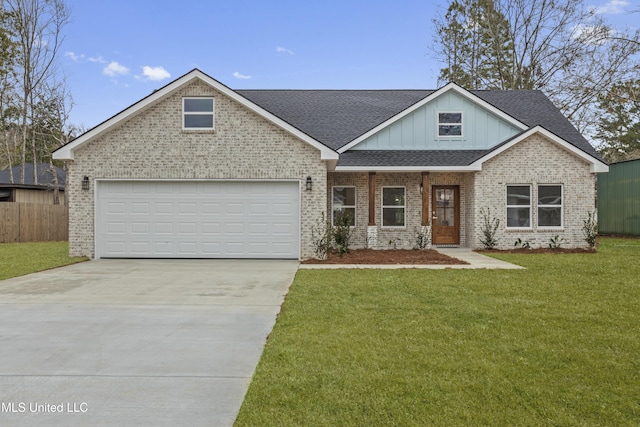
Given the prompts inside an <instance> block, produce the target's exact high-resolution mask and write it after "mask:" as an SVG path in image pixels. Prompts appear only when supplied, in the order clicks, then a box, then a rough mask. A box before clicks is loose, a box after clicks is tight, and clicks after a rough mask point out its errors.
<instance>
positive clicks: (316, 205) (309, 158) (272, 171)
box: [67, 81, 327, 258]
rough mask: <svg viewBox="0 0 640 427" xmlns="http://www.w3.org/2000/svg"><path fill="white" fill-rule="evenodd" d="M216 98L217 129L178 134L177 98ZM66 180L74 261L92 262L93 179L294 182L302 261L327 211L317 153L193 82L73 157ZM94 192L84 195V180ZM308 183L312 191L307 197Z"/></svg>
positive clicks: (323, 169)
mask: <svg viewBox="0 0 640 427" xmlns="http://www.w3.org/2000/svg"><path fill="white" fill-rule="evenodd" d="M185 96H213V97H215V130H212V131H184V130H182V98H183V97H185ZM69 163H70V167H69V172H68V177H67V191H68V193H69V203H70V213H69V244H70V254H71V255H72V256H88V257H94V247H95V245H94V205H95V200H94V191H95V186H94V181H95V180H96V179H110V178H113V179H212V180H232V179H256V180H263V179H287V180H291V179H295V180H300V182H301V191H300V209H301V230H300V232H301V256H302V257H303V258H307V257H310V256H312V255H313V251H312V248H311V242H310V236H311V227H312V226H313V225H314V224H315V220H316V218H319V217H320V215H321V212H322V211H324V209H325V206H326V198H325V197H326V182H327V181H326V173H327V172H326V163H325V162H323V161H321V160H320V152H319V151H318V150H317V149H315V148H313V147H311V146H310V145H308V144H307V143H305V142H303V141H301V140H299V139H297V138H296V137H294V136H292V135H291V134H290V133H288V132H286V131H284V130H282V129H280V128H279V127H277V126H275V125H273V124H272V123H270V122H268V121H267V120H266V119H264V118H262V117H260V116H258V115H257V114H255V113H254V112H252V111H250V110H248V109H247V108H245V107H243V106H242V105H240V104H238V103H237V102H236V101H234V100H233V99H230V98H228V97H226V96H225V95H223V94H221V93H220V92H218V91H216V90H215V89H214V88H212V87H211V86H209V85H207V84H205V83H203V82H200V81H196V82H193V83H191V84H188V85H186V86H184V87H183V88H181V89H180V90H178V91H176V92H175V93H173V94H171V95H169V96H167V97H166V98H165V99H163V100H162V101H160V102H159V103H157V104H155V105H152V106H150V107H149V108H148V109H146V110H145V111H143V112H141V113H140V114H138V115H137V116H135V117H132V118H130V119H129V120H126V121H124V122H122V123H119V124H118V125H117V127H116V128H114V129H111V130H110V131H109V132H108V133H106V134H104V135H102V136H100V137H98V138H96V139H94V140H93V141H90V142H89V143H88V144H87V145H86V146H84V147H82V148H80V149H78V150H76V151H75V159H74V160H73V161H71V162H69ZM84 176H88V177H89V178H90V180H91V190H89V191H83V190H82V189H81V180H82V177H84ZM307 176H311V177H312V179H313V190H312V191H311V192H308V191H304V181H305V180H306V177H307Z"/></svg>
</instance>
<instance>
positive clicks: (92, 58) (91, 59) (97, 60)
mask: <svg viewBox="0 0 640 427" xmlns="http://www.w3.org/2000/svg"><path fill="white" fill-rule="evenodd" d="M87 60H88V61H89V62H95V63H98V64H106V63H107V60H106V59H104V58H103V57H102V56H90V57H88V58H87Z"/></svg>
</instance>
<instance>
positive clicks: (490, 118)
mask: <svg viewBox="0 0 640 427" xmlns="http://www.w3.org/2000/svg"><path fill="white" fill-rule="evenodd" d="M438 112H462V126H463V129H462V134H463V135H462V137H439V136H438V123H437V120H438ZM519 132H520V130H519V129H518V128H516V127H515V126H513V125H511V124H510V123H508V122H506V121H505V120H503V119H501V118H499V117H498V116H496V115H494V114H493V113H491V112H490V111H488V110H486V109H485V108H483V107H481V106H480V105H478V104H476V103H474V102H472V101H470V100H468V99H466V98H464V97H463V96H461V95H458V94H456V93H452V92H447V93H445V94H443V95H442V96H440V97H438V98H437V99H434V100H433V101H431V102H429V103H427V104H425V105H424V106H422V107H420V108H418V109H417V110H415V111H413V112H411V113H410V114H408V115H407V116H405V117H403V118H402V119H400V120H398V121H396V122H394V123H392V124H390V125H389V126H387V127H386V128H384V129H382V130H380V131H379V132H377V133H376V134H375V135H372V136H371V137H369V138H367V139H365V140H364V141H362V142H361V143H359V144H357V145H356V146H354V147H353V148H351V150H482V149H487V148H491V147H493V146H495V145H497V144H499V143H501V142H503V141H505V140H507V139H509V138H511V137H512V136H514V135H516V134H518V133H519Z"/></svg>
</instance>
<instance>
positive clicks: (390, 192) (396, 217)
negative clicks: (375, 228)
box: [382, 187, 406, 227]
mask: <svg viewBox="0 0 640 427" xmlns="http://www.w3.org/2000/svg"><path fill="white" fill-rule="evenodd" d="M405 220H406V204H405V188H404V187H382V226H383V227H404V226H405Z"/></svg>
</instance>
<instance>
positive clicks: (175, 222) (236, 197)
mask: <svg viewBox="0 0 640 427" xmlns="http://www.w3.org/2000/svg"><path fill="white" fill-rule="evenodd" d="M299 188H300V187H299V183H298V182H282V181H281V182H268V181H260V182H255V181H242V182H230V181H130V182H126V181H98V195H97V199H98V200H97V204H96V207H97V211H96V256H97V257H139V258H155V257H158V258H298V256H299V247H300V238H299V229H300V219H299V216H300V213H299V201H298V199H299V191H300V190H299Z"/></svg>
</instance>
